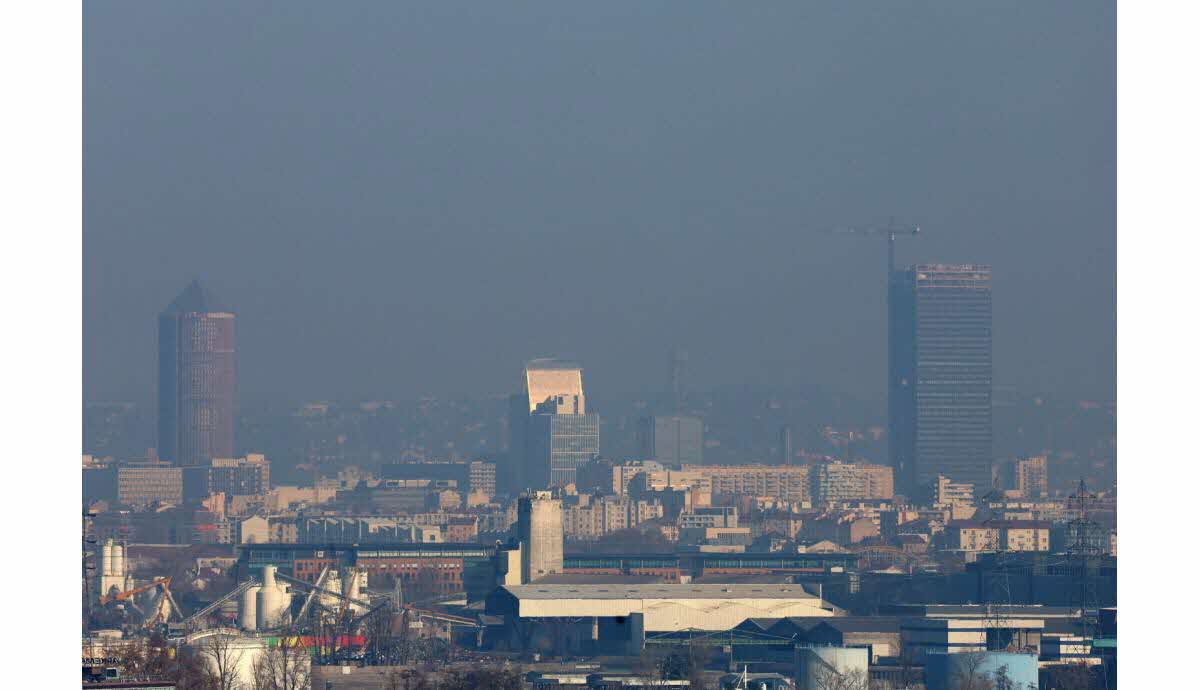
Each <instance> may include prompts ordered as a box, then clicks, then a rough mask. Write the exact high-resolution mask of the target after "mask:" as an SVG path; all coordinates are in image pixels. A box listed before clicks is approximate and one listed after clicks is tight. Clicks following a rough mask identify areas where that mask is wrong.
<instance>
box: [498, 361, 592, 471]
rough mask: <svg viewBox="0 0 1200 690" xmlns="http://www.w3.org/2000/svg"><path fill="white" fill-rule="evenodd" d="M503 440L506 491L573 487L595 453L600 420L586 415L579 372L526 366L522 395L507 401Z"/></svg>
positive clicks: (563, 366) (543, 364) (550, 364)
mask: <svg viewBox="0 0 1200 690" xmlns="http://www.w3.org/2000/svg"><path fill="white" fill-rule="evenodd" d="M508 438H509V444H508V467H507V468H506V469H507V471H506V479H507V483H508V488H509V490H510V491H514V492H515V491H519V490H521V489H525V488H530V487H533V488H543V487H546V486H564V485H566V484H571V483H574V481H575V469H576V468H578V467H580V466H582V465H583V464H584V463H586V462H588V461H589V460H591V459H592V458H593V457H595V456H596V455H597V454H598V453H599V452H600V418H599V416H598V415H595V414H588V413H587V404H586V400H585V398H584V394H583V369H581V368H580V367H579V366H578V365H576V364H572V363H569V362H563V361H560V360H555V359H536V360H533V361H531V362H529V363H528V364H527V365H526V366H525V371H524V377H523V381H522V391H521V392H520V393H518V394H516V395H513V396H511V397H510V398H509V413H508Z"/></svg>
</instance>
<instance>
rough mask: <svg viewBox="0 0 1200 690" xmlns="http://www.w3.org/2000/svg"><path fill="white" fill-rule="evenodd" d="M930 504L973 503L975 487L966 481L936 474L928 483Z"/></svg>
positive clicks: (961, 504) (963, 504)
mask: <svg viewBox="0 0 1200 690" xmlns="http://www.w3.org/2000/svg"><path fill="white" fill-rule="evenodd" d="M929 493H930V496H929V501H930V505H933V506H935V507H944V506H970V505H973V504H974V503H975V487H974V486H972V485H971V484H968V483H966V482H956V481H952V480H951V479H950V478H949V477H946V476H943V475H938V477H937V478H936V479H935V480H934V481H932V482H930V483H929Z"/></svg>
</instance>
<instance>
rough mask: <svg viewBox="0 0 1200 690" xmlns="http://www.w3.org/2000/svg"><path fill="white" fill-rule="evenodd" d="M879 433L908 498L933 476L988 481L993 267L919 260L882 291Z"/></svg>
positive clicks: (984, 487)
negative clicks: (882, 418) (884, 386)
mask: <svg viewBox="0 0 1200 690" xmlns="http://www.w3.org/2000/svg"><path fill="white" fill-rule="evenodd" d="M888 331H889V332H888V427H889V428H888V437H889V444H888V445H889V454H890V456H891V462H892V467H893V469H894V470H895V473H896V481H897V483H898V484H900V485H901V486H902V487H903V488H904V491H905V492H907V493H908V495H910V496H911V495H915V492H916V491H917V489H918V487H921V486H924V485H926V484H928V483H930V482H932V481H934V480H936V479H937V476H938V475H939V474H942V475H945V476H947V477H949V478H950V479H952V480H955V481H961V482H970V483H972V484H974V485H975V492H976V494H977V495H981V494H983V493H986V492H987V491H988V490H989V489H990V488H991V477H992V271H991V268H990V267H989V266H979V265H973V264H920V265H916V266H912V267H909V268H908V269H904V270H898V271H894V272H893V273H892V275H891V281H890V283H889V285H888Z"/></svg>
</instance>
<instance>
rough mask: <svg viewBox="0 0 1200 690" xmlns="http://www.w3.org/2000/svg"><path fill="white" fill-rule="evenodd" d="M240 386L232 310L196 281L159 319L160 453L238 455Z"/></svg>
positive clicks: (185, 457) (182, 458) (178, 457)
mask: <svg viewBox="0 0 1200 690" xmlns="http://www.w3.org/2000/svg"><path fill="white" fill-rule="evenodd" d="M236 390H237V359H236V351H235V348H234V314H233V312H232V311H231V310H229V309H227V308H225V307H223V306H221V305H220V304H219V303H218V302H217V300H216V299H215V298H213V296H212V294H211V293H210V292H209V291H208V290H206V289H205V288H204V287H202V286H201V285H200V282H199V281H192V283H191V285H188V286H187V288H186V289H184V291H183V292H181V293H180V294H179V296H178V297H176V298H175V301H173V302H171V304H170V305H169V306H168V307H167V308H166V310H165V311H163V313H162V314H160V315H159V317H158V455H159V457H160V458H162V459H164V460H168V461H170V462H172V463H174V464H175V465H182V466H191V465H201V464H205V463H206V462H208V461H209V460H210V459H212V458H232V457H234V444H233V429H234V414H235V412H234V410H235V403H236V398H235V395H236Z"/></svg>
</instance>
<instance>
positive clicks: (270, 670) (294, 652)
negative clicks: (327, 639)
mask: <svg viewBox="0 0 1200 690" xmlns="http://www.w3.org/2000/svg"><path fill="white" fill-rule="evenodd" d="M311 674H312V657H311V656H310V655H309V652H308V649H306V648H305V647H304V645H303V644H302V643H301V641H300V638H299V637H297V636H294V635H285V636H282V637H280V638H279V644H277V645H274V646H272V647H268V648H267V650H266V651H265V652H263V654H262V655H261V656H259V657H258V659H257V660H255V662H254V686H253V690H308V688H309V687H310V683H311V681H312V675H311Z"/></svg>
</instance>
